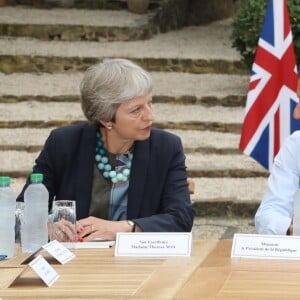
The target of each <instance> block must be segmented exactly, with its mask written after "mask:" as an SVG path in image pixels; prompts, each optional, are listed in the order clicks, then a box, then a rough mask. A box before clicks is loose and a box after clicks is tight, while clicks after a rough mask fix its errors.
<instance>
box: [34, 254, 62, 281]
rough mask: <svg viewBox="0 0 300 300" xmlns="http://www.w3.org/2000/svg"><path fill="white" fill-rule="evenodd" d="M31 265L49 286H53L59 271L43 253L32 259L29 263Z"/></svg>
mask: <svg viewBox="0 0 300 300" xmlns="http://www.w3.org/2000/svg"><path fill="white" fill-rule="evenodd" d="M29 266H30V267H31V268H32V269H33V270H34V271H35V273H36V274H37V275H38V276H39V277H40V278H41V279H42V280H43V281H44V282H45V284H46V285H47V286H51V285H52V284H53V283H54V282H55V281H56V280H57V279H58V278H59V275H58V274H57V272H56V271H55V270H54V269H53V268H52V267H51V266H50V265H49V263H48V262H47V261H46V260H45V258H44V257H43V256H41V255H39V256H37V257H36V258H35V259H34V260H32V261H31V262H30V263H29Z"/></svg>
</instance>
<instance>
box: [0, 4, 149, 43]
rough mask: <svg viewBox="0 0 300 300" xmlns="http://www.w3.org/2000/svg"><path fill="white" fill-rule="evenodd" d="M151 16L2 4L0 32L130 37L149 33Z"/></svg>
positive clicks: (59, 36)
mask: <svg viewBox="0 0 300 300" xmlns="http://www.w3.org/2000/svg"><path fill="white" fill-rule="evenodd" d="M151 19H152V18H151V15H148V14H147V15H138V14H133V13H130V12H129V11H128V10H91V9H63V8H53V9H47V10H45V9H37V8H33V7H25V6H12V7H2V8H1V9H0V35H2V36H24V37H33V38H38V39H42V40H62V41H80V40H86V41H98V42H108V41H130V40H139V39H148V38H150V37H151V36H152V34H153V31H154V28H153V26H152V22H151Z"/></svg>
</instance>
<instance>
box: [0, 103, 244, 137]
mask: <svg viewBox="0 0 300 300" xmlns="http://www.w3.org/2000/svg"><path fill="white" fill-rule="evenodd" d="M153 108H154V113H155V116H156V120H155V122H154V126H157V127H160V128H169V129H198V130H212V131H218V132H234V133H239V132H240V130H241V124H242V122H243V115H244V108H242V107H222V106H215V107H204V106H201V105H192V104H177V105H173V104H164V103H155V104H154V105H153ZM82 120H85V117H84V116H83V113H82V111H81V107H80V104H79V103H70V102H61V103H58V102H37V101H26V102H20V103H0V128H17V127H32V128H35V127H53V126H55V127H58V126H62V125H67V124H71V123H74V122H77V121H82Z"/></svg>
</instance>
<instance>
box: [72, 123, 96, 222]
mask: <svg viewBox="0 0 300 300" xmlns="http://www.w3.org/2000/svg"><path fill="white" fill-rule="evenodd" d="M95 145H96V126H93V125H87V126H86V127H85V128H84V130H83V131H82V138H81V144H80V148H79V149H78V151H79V155H78V159H79V161H78V171H77V172H78V173H77V176H76V185H77V186H76V199H77V201H76V206H77V208H76V211H77V219H78V220H79V219H81V218H84V217H86V216H88V213H89V209H90V201H91V190H92V179H93V167H94V156H95Z"/></svg>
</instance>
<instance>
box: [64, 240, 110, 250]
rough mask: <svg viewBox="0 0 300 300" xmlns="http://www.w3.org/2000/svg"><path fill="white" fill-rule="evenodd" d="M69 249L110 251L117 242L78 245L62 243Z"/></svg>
mask: <svg viewBox="0 0 300 300" xmlns="http://www.w3.org/2000/svg"><path fill="white" fill-rule="evenodd" d="M62 244H63V245H64V246H65V247H66V248H68V249H108V248H111V247H112V246H113V245H114V244H115V242H114V241H107V242H93V241H91V242H78V243H62Z"/></svg>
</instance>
